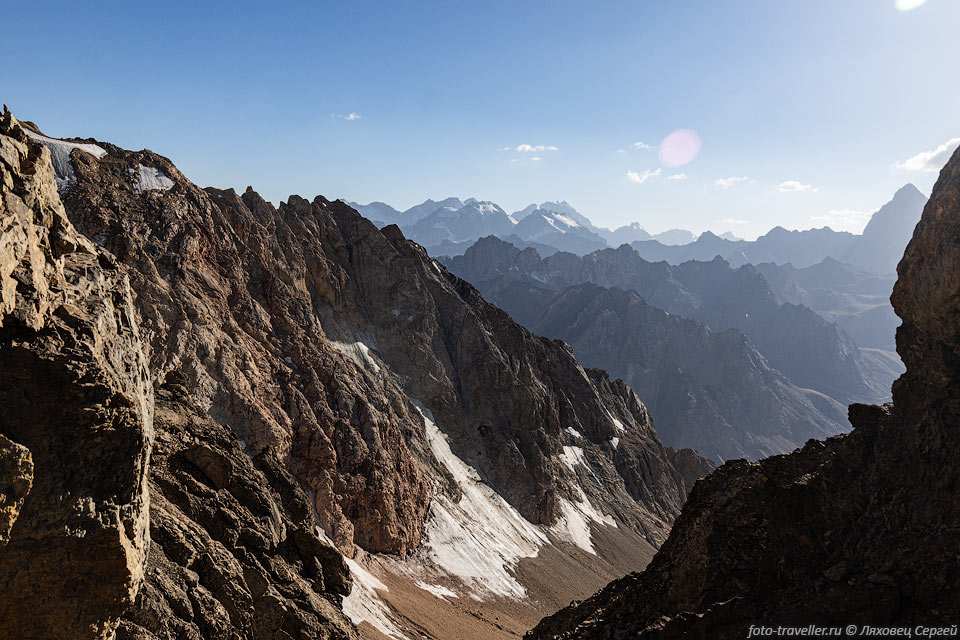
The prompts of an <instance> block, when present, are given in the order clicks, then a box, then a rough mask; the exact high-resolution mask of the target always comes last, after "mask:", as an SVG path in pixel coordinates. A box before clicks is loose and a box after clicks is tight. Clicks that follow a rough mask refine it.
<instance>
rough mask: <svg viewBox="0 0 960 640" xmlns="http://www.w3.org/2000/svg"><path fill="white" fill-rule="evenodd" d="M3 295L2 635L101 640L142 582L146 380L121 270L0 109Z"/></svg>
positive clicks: (148, 418) (44, 158) (44, 154)
mask: <svg viewBox="0 0 960 640" xmlns="http://www.w3.org/2000/svg"><path fill="white" fill-rule="evenodd" d="M76 153H82V152H76ZM0 291H2V299H0V493H2V497H0V518H2V520H0V545H3V546H0V636H2V637H9V638H13V637H18V638H37V639H43V638H68V637H69V638H109V637H111V636H112V634H113V631H114V629H115V627H116V625H117V622H118V619H119V617H120V615H121V614H122V613H123V611H124V610H125V609H126V608H127V607H128V606H129V605H130V604H131V603H132V602H133V600H134V598H135V597H136V595H137V593H138V592H139V590H140V588H141V585H142V583H143V580H144V563H145V557H146V554H147V550H148V546H149V530H148V505H149V494H148V490H147V464H148V460H149V456H150V448H151V444H152V441H153V426H152V425H153V394H152V386H151V383H150V376H149V373H148V370H147V361H146V358H145V357H144V353H143V349H142V348H141V339H140V335H139V332H138V329H137V323H136V319H135V315H136V314H135V311H134V307H133V296H132V293H131V290H130V286H129V283H128V281H127V278H126V276H125V274H124V271H123V269H121V268H120V267H119V265H118V264H117V263H116V261H115V260H114V259H113V257H112V256H110V255H109V254H108V253H107V252H105V251H103V250H102V249H100V248H98V247H96V246H95V245H94V244H93V243H92V242H90V241H89V240H87V239H86V238H84V237H83V236H82V235H80V234H78V233H77V232H76V230H75V229H74V227H73V225H71V224H70V222H69V221H68V219H67V216H66V214H65V212H64V209H63V205H62V204H61V201H60V197H59V196H58V194H57V185H56V182H55V174H54V169H53V165H52V164H51V160H50V152H49V151H48V150H47V149H46V148H45V147H43V146H41V145H38V144H36V143H33V142H31V141H30V139H29V137H28V136H27V134H26V132H25V130H24V128H23V127H22V126H21V125H20V123H19V122H17V121H16V120H15V119H14V118H13V117H12V116H11V115H10V113H9V112H8V111H5V112H4V114H3V116H2V119H0Z"/></svg>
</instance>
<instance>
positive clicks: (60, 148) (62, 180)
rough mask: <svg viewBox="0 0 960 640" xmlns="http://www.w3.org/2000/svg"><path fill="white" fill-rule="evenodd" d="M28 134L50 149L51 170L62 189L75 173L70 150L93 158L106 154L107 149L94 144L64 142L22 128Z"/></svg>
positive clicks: (72, 178) (73, 180) (72, 180)
mask: <svg viewBox="0 0 960 640" xmlns="http://www.w3.org/2000/svg"><path fill="white" fill-rule="evenodd" d="M24 131H25V132H26V134H27V135H28V136H30V137H31V138H33V139H34V140H36V141H37V142H40V143H42V144H43V145H44V146H45V147H46V148H47V149H49V150H50V162H51V163H52V164H53V171H54V173H55V174H56V180H57V187H58V188H59V189H60V190H61V191H63V189H65V188H66V186H67V185H68V184H70V183H71V182H75V181H76V179H77V174H76V173H74V171H73V163H72V162H70V152H71V151H73V150H74V149H80V150H81V151H86V152H87V153H89V154H90V155H92V156H94V157H95V158H98V159H99V158H102V157H103V156H105V155H107V150H106V149H103V148H101V147H98V146H97V145H95V144H86V143H80V142H66V141H65V140H56V139H54V138H48V137H47V136H42V135H40V134H39V133H34V132H33V131H30V130H29V129H26V128H24Z"/></svg>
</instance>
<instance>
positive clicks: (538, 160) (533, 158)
mask: <svg viewBox="0 0 960 640" xmlns="http://www.w3.org/2000/svg"><path fill="white" fill-rule="evenodd" d="M541 160H543V158H541V157H540V156H533V157H532V158H530V161H531V162H540V161H541Z"/></svg>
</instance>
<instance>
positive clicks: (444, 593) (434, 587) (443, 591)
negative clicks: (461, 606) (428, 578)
mask: <svg viewBox="0 0 960 640" xmlns="http://www.w3.org/2000/svg"><path fill="white" fill-rule="evenodd" d="M414 584H416V585H417V587H419V588H420V589H423V590H424V591H429V592H430V593H432V594H433V595H435V596H437V597H438V598H456V597H457V592H456V591H453V590H451V589H447V588H446V587H444V586H442V585H439V584H427V583H426V582H423V581H422V580H418V581H417V582H415V583H414Z"/></svg>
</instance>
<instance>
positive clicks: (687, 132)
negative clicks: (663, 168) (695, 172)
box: [657, 129, 700, 167]
mask: <svg viewBox="0 0 960 640" xmlns="http://www.w3.org/2000/svg"><path fill="white" fill-rule="evenodd" d="M657 153H658V155H659V156H660V162H661V163H663V164H665V165H667V166H668V167H679V166H680V165H684V164H687V163H688V162H690V161H692V160H693V159H694V158H696V157H697V154H698V153H700V136H698V135H697V132H696V131H694V130H693V129H678V130H677V131H674V132H673V133H671V134H670V135H668V136H667V137H666V138H664V139H663V142H661V143H660V147H659V150H658V152H657Z"/></svg>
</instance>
